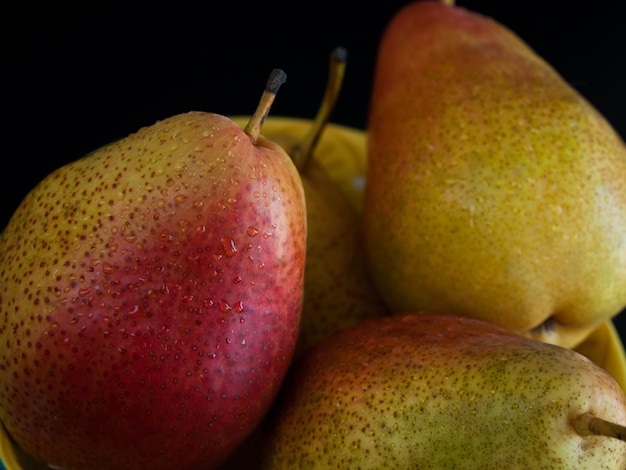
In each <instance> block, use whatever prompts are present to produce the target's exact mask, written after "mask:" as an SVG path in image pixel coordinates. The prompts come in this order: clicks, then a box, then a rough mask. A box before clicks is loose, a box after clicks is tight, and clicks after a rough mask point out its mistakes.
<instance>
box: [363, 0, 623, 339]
mask: <svg viewBox="0 0 626 470" xmlns="http://www.w3.org/2000/svg"><path fill="white" fill-rule="evenodd" d="M367 130H368V157H369V167H368V173H367V184H366V187H365V200H364V238H365V249H366V253H367V256H368V264H369V266H370V269H371V271H372V276H373V278H374V282H375V283H376V285H377V286H378V289H379V292H380V293H381V295H382V296H383V297H384V299H385V300H386V302H387V303H388V304H389V306H390V308H391V309H392V310H393V311H396V312H405V311H415V310H419V309H424V310H430V311H436V312H441V313H448V314H458V315H465V316H470V317H475V318H480V319H483V320H488V321H492V322H494V323H496V324H499V325H501V326H504V327H507V328H509V329H511V330H513V331H516V332H519V333H523V334H526V335H528V336H530V337H533V338H535V339H538V340H542V341H546V342H551V343H555V344H559V345H562V346H566V347H574V346H575V345H577V344H579V343H580V342H581V341H582V340H583V339H584V338H585V337H586V336H587V335H588V334H589V333H590V332H591V331H592V330H594V329H595V328H596V327H598V325H599V324H601V323H603V322H604V321H606V320H607V319H610V318H612V317H614V316H615V315H616V314H618V312H620V311H621V310H622V309H623V308H624V306H626V238H625V237H626V235H625V234H626V179H625V177H624V175H626V146H625V145H624V142H623V140H622V139H621V138H620V136H619V135H618V134H617V133H616V131H615V130H614V129H613V128H612V126H611V125H610V123H609V122H607V120H606V119H605V118H604V117H603V116H602V115H601V114H600V113H599V112H598V111H597V110H596V109H595V108H594V107H593V105H592V104H591V103H589V102H588V101H587V100H586V99H585V98H584V97H583V96H581V95H580V94H579V93H578V92H577V91H576V90H574V89H573V88H572V87H571V86H569V84H568V83H567V82H566V81H565V80H564V79H563V78H562V77H561V76H560V75H559V74H558V72H557V71H556V70H555V69H554V68H553V67H551V66H550V65H549V64H548V63H546V61H545V60H543V59H542V58H541V57H540V56H538V54H537V53H536V52H534V51H533V50H532V49H531V48H530V47H529V46H528V45H527V44H526V43H525V42H524V41H523V40H522V39H521V38H519V37H518V36H517V35H515V33H514V32H512V31H511V30H509V29H508V28H506V27H505V26H504V25H502V24H500V23H498V22H496V21H495V20H493V19H491V18H489V17H486V16H484V15H481V14H479V13H476V12H472V11H468V10H466V9H464V8H461V7H456V6H453V5H446V4H443V3H439V2H428V1H418V2H411V3H409V4H407V5H405V6H404V7H403V8H401V9H400V10H399V11H398V12H397V13H396V15H395V16H394V17H393V18H392V19H391V21H390V22H389V24H388V25H387V27H386V30H385V31H384V33H383V35H382V38H381V42H380V44H379V49H378V56H377V62H376V66H375V76H374V83H373V88H372V95H371V102H370V109H369V115H368V124H367Z"/></svg>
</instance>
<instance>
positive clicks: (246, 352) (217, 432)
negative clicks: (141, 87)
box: [0, 70, 306, 470]
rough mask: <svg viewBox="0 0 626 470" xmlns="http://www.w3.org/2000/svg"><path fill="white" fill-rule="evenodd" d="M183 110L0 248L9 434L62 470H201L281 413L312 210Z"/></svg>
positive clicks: (293, 188) (39, 192)
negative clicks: (276, 407) (275, 408)
mask: <svg viewBox="0 0 626 470" xmlns="http://www.w3.org/2000/svg"><path fill="white" fill-rule="evenodd" d="M284 79H285V74H284V72H282V71H281V70H275V71H274V72H273V73H272V74H271V75H270V79H269V80H268V84H267V87H266V89H265V91H264V93H263V95H262V98H261V102H260V103H259V107H258V108H257V110H256V112H255V113H254V115H253V116H252V118H251V119H250V121H249V124H248V126H246V128H245V129H242V128H241V127H240V126H238V125H236V124H235V123H234V122H233V121H232V120H231V119H229V118H227V117H225V116H222V115H218V114H214V113H205V112H189V113H184V114H180V115H175V116H172V117H170V118H167V119H164V120H162V121H160V122H157V123H156V124H154V125H152V126H149V127H145V128H142V129H140V130H139V131H138V132H136V133H134V134H132V135H129V136H128V137H126V138H123V139H121V140H119V141H117V142H113V143H111V144H109V145H106V146H105V147H103V148H100V149H98V150H96V151H94V152H93V153H91V154H89V155H87V156H86V157H84V158H82V159H80V160H77V161H75V162H73V163H69V164H68V165H66V166H64V167H62V168H59V169H58V170H57V171H55V172H53V173H52V174H50V175H49V176H48V177H47V178H45V179H44V180H43V181H42V182H41V183H40V184H39V185H37V186H36V187H35V188H34V189H33V190H32V191H31V192H30V193H29V194H28V195H27V196H26V198H25V199H24V201H23V202H22V203H21V205H20V206H19V207H18V209H17V210H16V212H15V214H14V215H13V217H12V218H11V220H10V222H9V224H8V226H7V228H6V231H5V232H4V235H3V237H2V239H1V241H0V285H1V286H2V287H1V291H0V318H2V319H3V321H2V324H0V341H1V343H2V351H1V352H0V420H1V421H2V424H3V425H4V426H6V429H7V430H8V432H9V433H10V435H11V437H12V438H13V439H15V441H16V442H17V444H18V445H19V446H21V447H22V448H23V449H24V450H25V451H26V452H27V453H28V454H31V455H32V456H34V457H35V458H36V459H38V460H40V461H43V462H45V463H48V464H51V465H53V466H55V467H58V468H87V467H88V468H99V469H116V470H117V469H120V468H127V469H147V468H149V469H151V470H155V469H170V468H173V467H175V468H179V469H195V468H202V469H209V468H215V467H217V466H218V465H219V464H220V463H221V462H222V461H224V460H225V459H226V458H227V457H228V455H230V454H231V453H232V451H233V450H234V449H235V448H236V447H237V446H239V445H240V444H241V442H243V441H244V439H245V438H246V437H247V436H248V435H250V433H251V432H252V431H253V430H254V429H255V428H256V426H257V425H258V424H259V423H260V422H261V420H262V419H263V417H264V416H265V414H266V413H267V410H268V409H269V407H270V406H271V404H272V403H273V401H274V399H275V396H276V394H277V392H278V390H279V387H280V386H281V384H282V381H283V378H284V375H285V373H286V370H287V368H288V367H289V365H290V363H291V360H292V357H293V353H294V350H295V344H296V340H297V333H298V326H299V320H300V314H301V308H302V296H303V282H304V265H305V261H306V258H305V256H306V252H305V244H306V206H305V200H304V192H303V189H302V182H301V180H300V177H299V175H298V172H297V169H296V168H295V165H294V164H293V162H292V160H291V158H290V157H289V156H288V155H287V154H286V153H285V152H284V150H283V149H282V148H281V147H280V146H279V145H277V144H276V143H274V142H272V141H270V140H268V139H266V138H265V137H263V136H261V135H259V134H260V131H261V124H262V122H263V120H264V119H265V117H266V115H267V113H268V112H269V108H270V105H271V103H272V102H273V99H274V97H275V94H276V92H277V90H278V88H279V87H280V85H281V84H282V83H283V81H284Z"/></svg>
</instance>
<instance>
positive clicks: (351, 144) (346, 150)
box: [0, 116, 626, 470]
mask: <svg viewBox="0 0 626 470" xmlns="http://www.w3.org/2000/svg"><path fill="white" fill-rule="evenodd" d="M233 119H234V120H235V122H237V123H238V124H239V125H241V126H242V127H243V126H245V124H246V122H247V119H248V118H247V117H245V116H238V117H234V118H233ZM310 125H311V122H310V121H309V120H306V119H296V118H283V117H269V118H267V119H266V121H265V123H264V124H263V134H264V135H265V136H266V137H268V138H271V139H274V140H276V141H278V142H280V143H281V144H283V145H284V146H285V147H289V146H290V145H291V144H292V143H293V142H294V141H295V140H298V139H301V138H302V137H303V136H304V135H305V133H306V132H307V130H308V129H309V126H310ZM366 146H367V139H366V134H365V132H364V131H362V130H359V129H353V128H350V127H345V126H341V125H337V124H330V125H328V126H327V128H326V129H325V130H324V133H323V135H322V137H321V139H320V141H319V142H318V144H317V147H316V158H317V159H318V160H319V161H320V163H321V164H322V165H323V166H324V168H326V170H327V171H328V173H329V175H330V176H331V178H333V179H334V180H335V181H336V182H337V184H338V185H339V186H340V187H341V188H342V189H343V190H344V192H345V194H346V196H347V197H348V199H349V200H350V201H351V203H352V204H353V205H354V207H355V208H356V209H357V210H359V211H360V210H361V208H362V199H363V187H364V183H365V169H366V165H367V161H366V156H367V153H366ZM575 349H576V350H577V351H578V352H580V353H581V354H583V355H585V356H587V357H588V358H589V359H591V360H592V361H593V362H595V363H596V364H598V365H599V366H600V367H602V368H603V369H604V370H606V371H607V372H608V373H609V374H610V375H611V376H612V377H613V378H614V379H615V380H616V382H617V383H618V384H619V385H620V386H621V387H622V389H623V390H624V391H626V355H625V353H624V347H623V344H622V342H621V339H620V337H619V335H618V333H617V331H616V329H615V326H614V324H613V322H611V321H608V322H606V323H604V324H602V325H600V326H599V327H598V328H597V329H596V330H595V331H594V332H593V333H592V334H591V335H590V336H589V337H588V338H587V339H586V340H585V341H584V342H583V343H582V344H580V345H579V346H578V347H577V348H575ZM0 461H1V462H2V463H3V464H4V466H5V468H6V470H40V469H42V470H46V469H47V470H49V467H47V466H46V465H43V464H41V463H37V462H35V461H34V460H33V459H32V458H31V457H30V456H28V455H27V454H26V453H25V452H24V451H22V450H21V449H20V448H19V447H18V446H17V445H16V444H15V443H14V442H13V440H12V439H11V438H10V436H9V435H8V434H7V432H6V430H5V429H4V427H2V426H0ZM0 469H2V466H1V465H0Z"/></svg>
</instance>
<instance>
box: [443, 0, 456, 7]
mask: <svg viewBox="0 0 626 470" xmlns="http://www.w3.org/2000/svg"><path fill="white" fill-rule="evenodd" d="M441 3H443V4H444V5H448V6H449V7H453V6H454V0H441Z"/></svg>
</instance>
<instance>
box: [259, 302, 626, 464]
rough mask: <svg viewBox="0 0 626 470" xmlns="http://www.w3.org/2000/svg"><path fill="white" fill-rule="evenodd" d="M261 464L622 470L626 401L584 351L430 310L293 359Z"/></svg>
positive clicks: (365, 327)
mask: <svg viewBox="0 0 626 470" xmlns="http://www.w3.org/2000/svg"><path fill="white" fill-rule="evenodd" d="M267 423H268V424H267V425H266V429H265V433H264V435H265V439H266V445H265V451H264V457H263V465H262V468H264V469H266V470H268V469H269V470H277V469H292V468H307V469H327V468H333V469H338V470H339V469H354V468H359V469H362V470H366V469H376V470H378V469H396V470H402V469H415V468H420V469H421V468H424V469H444V468H454V469H459V470H463V469H468V470H469V469H471V470H475V469H478V468H480V469H484V470H491V469H494V470H499V469H503V468H507V469H512V468H520V469H531V468H533V469H535V468H537V469H538V468H545V469H548V468H549V469H554V468H563V469H565V468H568V469H577V470H585V469H588V470H597V469H600V468H602V469H614V470H622V469H624V468H625V466H626V442H624V439H626V396H625V394H624V391H623V390H622V389H621V388H620V387H619V385H618V384H617V382H615V380H613V378H612V377H611V376H610V375H609V374H607V373H606V372H605V371H604V370H603V369H602V368H600V367H599V366H597V365H596V364H595V363H593V362H591V361H590V360H588V359H587V358H586V357H585V356H583V355H581V354H579V353H577V352H575V351H573V350H571V349H569V348H564V347H561V346H556V345H553V344H548V343H545V342H542V341H536V340H533V339H530V338H526V337H523V336H521V335H517V334H516V333H513V332H511V331H510V330H508V329H505V328H501V327H499V326H497V325H494V324H493V323H490V322H484V321H481V320H476V319H473V318H468V317H459V316H449V315H442V314H432V313H426V312H420V313H413V314H396V315H392V316H385V317H381V318H377V319H373V320H366V321H365V322H363V323H361V324H360V325H358V326H356V327H353V328H350V329H347V330H343V331H340V332H338V333H336V334H334V335H333V336H331V337H330V338H328V339H327V340H325V341H324V342H322V343H320V344H319V345H318V346H317V347H315V348H314V349H312V350H310V351H309V352H308V353H306V354H305V355H304V356H303V357H302V359H301V360H300V361H299V362H297V363H295V364H294V366H293V368H292V369H291V370H290V372H289V373H288V375H287V379H286V381H285V384H284V386H283V388H282V389H281V392H280V394H279V397H278V399H277V401H276V407H275V408H273V409H272V411H271V412H270V415H268V420H267Z"/></svg>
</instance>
